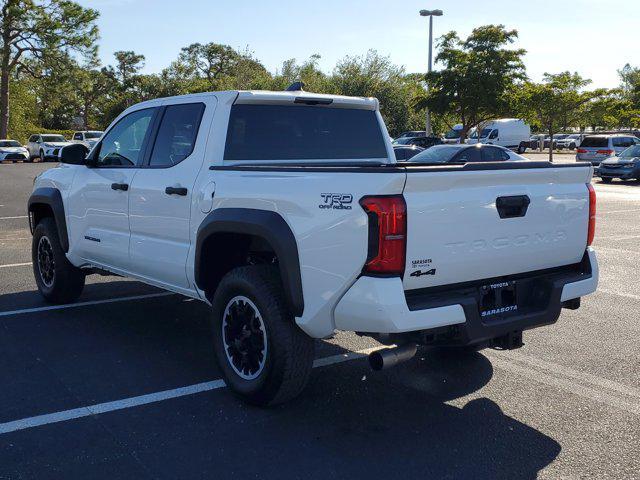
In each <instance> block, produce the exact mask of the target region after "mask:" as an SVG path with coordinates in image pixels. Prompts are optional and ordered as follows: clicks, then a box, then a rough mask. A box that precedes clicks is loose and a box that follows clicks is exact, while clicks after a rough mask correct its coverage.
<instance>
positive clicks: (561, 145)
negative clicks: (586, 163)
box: [556, 133, 582, 150]
mask: <svg viewBox="0 0 640 480" xmlns="http://www.w3.org/2000/svg"><path fill="white" fill-rule="evenodd" d="M581 141H582V135H580V134H579V133H571V134H569V135H566V136H565V137H563V138H562V139H560V140H558V141H557V142H556V147H557V148H558V150H563V149H565V148H568V149H569V150H575V149H576V148H577V147H579V146H580V143H581Z"/></svg>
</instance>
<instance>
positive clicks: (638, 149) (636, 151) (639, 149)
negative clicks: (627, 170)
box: [620, 145, 640, 158]
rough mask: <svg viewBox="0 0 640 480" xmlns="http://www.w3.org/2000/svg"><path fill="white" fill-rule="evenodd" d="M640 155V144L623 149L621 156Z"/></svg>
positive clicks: (631, 156)
mask: <svg viewBox="0 0 640 480" xmlns="http://www.w3.org/2000/svg"><path fill="white" fill-rule="evenodd" d="M633 157H640V145H633V146H632V147H629V148H627V149H626V150H623V151H622V153H621V154H620V158H633Z"/></svg>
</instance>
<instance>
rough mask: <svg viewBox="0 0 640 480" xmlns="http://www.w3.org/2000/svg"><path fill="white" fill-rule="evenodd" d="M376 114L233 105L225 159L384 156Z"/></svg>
mask: <svg viewBox="0 0 640 480" xmlns="http://www.w3.org/2000/svg"><path fill="white" fill-rule="evenodd" d="M386 157H387V149H386V147H385V143H384V139H383V136H382V131H381V130H380V125H379V124H378V119H377V117H376V112H375V111H373V110H360V109H351V108H332V107H318V106H308V105H295V106H294V105H234V106H233V107H231V115H230V117H229V129H228V130H227V143H226V146H225V151H224V159H225V160H343V159H365V158H386Z"/></svg>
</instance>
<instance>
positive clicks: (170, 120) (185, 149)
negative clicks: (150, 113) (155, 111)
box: [149, 103, 204, 167]
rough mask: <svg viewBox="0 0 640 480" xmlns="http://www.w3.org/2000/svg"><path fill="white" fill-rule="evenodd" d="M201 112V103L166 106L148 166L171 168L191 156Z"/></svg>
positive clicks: (202, 110) (202, 107)
mask: <svg viewBox="0 0 640 480" xmlns="http://www.w3.org/2000/svg"><path fill="white" fill-rule="evenodd" d="M203 112H204V104H202V103H185V104H180V105H170V106H168V107H167V108H166V109H165V111H164V115H163V116H162V121H161V122H160V128H159V129H158V134H157V136H156V141H155V144H154V146H153V152H152V153H151V159H150V160H149V165H151V166H153V167H171V166H173V165H176V164H178V163H180V162H181V161H182V160H184V159H185V158H187V157H188V156H189V155H191V152H192V151H193V148H194V146H195V143H196V137H197V135H198V129H199V128H200V120H201V119H202V113H203Z"/></svg>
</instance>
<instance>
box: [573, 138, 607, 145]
mask: <svg viewBox="0 0 640 480" xmlns="http://www.w3.org/2000/svg"><path fill="white" fill-rule="evenodd" d="M580 146H581V147H608V146H609V137H585V139H584V140H582V143H581V144H580Z"/></svg>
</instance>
